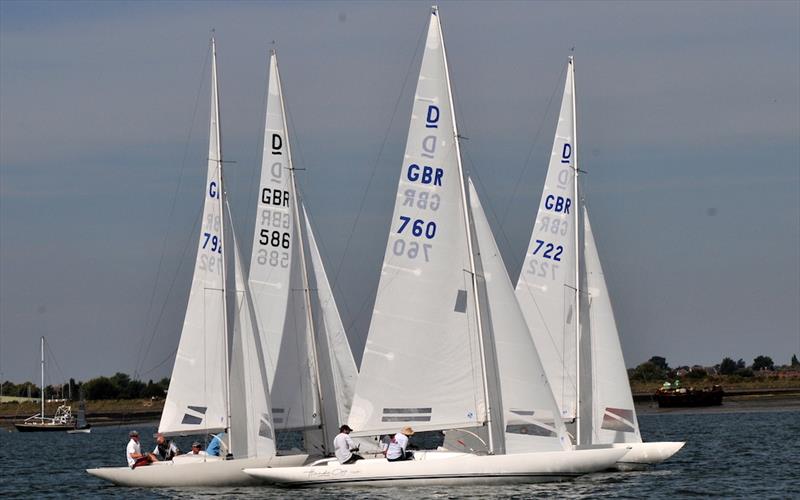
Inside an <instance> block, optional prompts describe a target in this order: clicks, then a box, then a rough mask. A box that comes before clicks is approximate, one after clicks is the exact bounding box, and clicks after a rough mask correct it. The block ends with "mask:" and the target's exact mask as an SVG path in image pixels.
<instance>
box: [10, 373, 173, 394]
mask: <svg viewBox="0 0 800 500" xmlns="http://www.w3.org/2000/svg"><path fill="white" fill-rule="evenodd" d="M168 388H169V378H163V379H161V380H159V381H157V382H154V381H153V380H148V381H147V383H145V382H143V381H141V380H134V379H131V377H130V375H127V374H125V373H121V372H117V373H115V374H114V375H112V376H110V377H105V376H103V377H95V378H93V379H90V380H87V381H86V382H82V381H80V382H76V381H75V379H74V378H71V379H69V382H67V383H64V384H56V385H48V386H46V387H45V398H47V399H68V398H69V397H70V395H71V397H72V399H73V400H78V399H80V397H81V396H83V397H84V398H85V399H91V400H96V399H141V398H148V399H149V398H163V397H164V396H165V395H166V393H167V389H168ZM2 395H3V396H15V397H22V398H25V397H31V398H39V397H41V389H40V388H39V386H38V385H37V384H34V383H33V382H23V383H21V384H15V383H13V382H10V381H5V382H3V384H2Z"/></svg>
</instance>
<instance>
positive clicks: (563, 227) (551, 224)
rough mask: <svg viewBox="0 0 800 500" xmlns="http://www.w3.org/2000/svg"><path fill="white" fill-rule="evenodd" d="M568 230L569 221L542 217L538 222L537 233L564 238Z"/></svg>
mask: <svg viewBox="0 0 800 500" xmlns="http://www.w3.org/2000/svg"><path fill="white" fill-rule="evenodd" d="M568 230H569V221H568V220H566V219H561V218H559V217H553V218H552V219H551V218H550V217H542V218H541V220H540V221H539V231H540V232H544V233H546V232H550V233H552V234H560V235H561V236H566V235H567V231H568Z"/></svg>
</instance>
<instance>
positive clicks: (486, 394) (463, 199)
mask: <svg viewBox="0 0 800 500" xmlns="http://www.w3.org/2000/svg"><path fill="white" fill-rule="evenodd" d="M431 10H432V12H433V15H435V16H437V17H438V16H439V8H438V7H437V6H433V7H431ZM437 27H438V28H439V39H440V40H441V43H442V58H443V59H444V74H445V80H446V82H447V98H448V99H449V104H450V110H451V112H450V117H451V119H452V121H453V142H454V144H455V147H456V161H457V163H458V182H459V186H460V188H461V204H462V209H463V210H464V230H465V231H466V233H467V249H468V250H467V251H468V253H469V273H470V276H471V277H472V293H473V300H474V301H475V319H476V321H477V323H478V340H479V342H478V345H479V347H480V354H481V380H482V382H483V398H484V401H485V404H486V426H487V429H488V434H489V454H491V455H493V454H494V448H495V443H494V438H493V433H492V425H493V424H492V407H491V402H490V399H489V380H488V376H487V373H486V372H487V370H486V347H485V345H484V337H483V321H482V318H481V308H480V299H479V297H478V277H477V275H476V272H475V254H474V249H473V245H472V231H471V230H470V224H469V213H470V212H469V209H468V207H467V191H466V186H465V183H464V168H463V166H462V164H461V147H460V144H459V135H458V125H457V124H456V109H455V106H454V104H453V89H452V88H451V86H450V70H449V68H448V67H447V52H446V50H445V47H444V34H443V33H442V23H441V18H440V20H439V22H438V23H437Z"/></svg>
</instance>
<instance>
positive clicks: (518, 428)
mask: <svg viewBox="0 0 800 500" xmlns="http://www.w3.org/2000/svg"><path fill="white" fill-rule="evenodd" d="M469 188H470V190H469V199H470V205H471V209H472V216H473V220H474V222H475V234H476V237H477V240H478V247H479V249H480V260H481V263H482V265H483V275H484V278H485V282H486V291H487V297H488V306H489V311H490V313H491V323H492V330H493V331H494V341H495V344H496V350H497V363H498V369H499V373H500V386H501V388H502V399H503V408H504V420H505V441H506V453H524V452H530V451H560V450H565V449H568V448H569V445H570V441H569V437H568V436H567V434H566V429H565V428H564V424H563V423H562V421H561V418H560V417H559V413H558V408H557V406H556V402H555V400H554V399H553V393H552V391H551V388H550V385H549V384H548V383H547V377H546V376H545V372H544V368H543V367H542V363H541V361H540V360H539V355H538V354H537V352H536V348H535V347H534V345H533V340H532V339H531V336H530V333H529V331H528V326H527V325H526V323H525V318H524V317H523V315H522V311H521V310H520V307H519V304H518V303H517V299H516V297H515V296H514V288H513V287H512V285H511V279H510V278H509V277H508V272H507V271H506V267H505V264H504V263H503V258H502V256H501V255H500V251H499V249H498V248H497V244H496V242H495V239H494V236H493V235H492V231H491V228H490V227H489V221H488V220H487V219H486V214H485V212H484V210H483V207H482V206H481V203H480V200H479V198H478V193H477V192H476V190H475V187H474V186H473V184H472V180H471V179H470V182H469Z"/></svg>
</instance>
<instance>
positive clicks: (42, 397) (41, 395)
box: [39, 336, 44, 421]
mask: <svg viewBox="0 0 800 500" xmlns="http://www.w3.org/2000/svg"><path fill="white" fill-rule="evenodd" d="M39 396H40V397H39V399H40V400H41V402H42V413H41V415H42V421H44V336H42V392H41V393H40V394H39Z"/></svg>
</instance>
